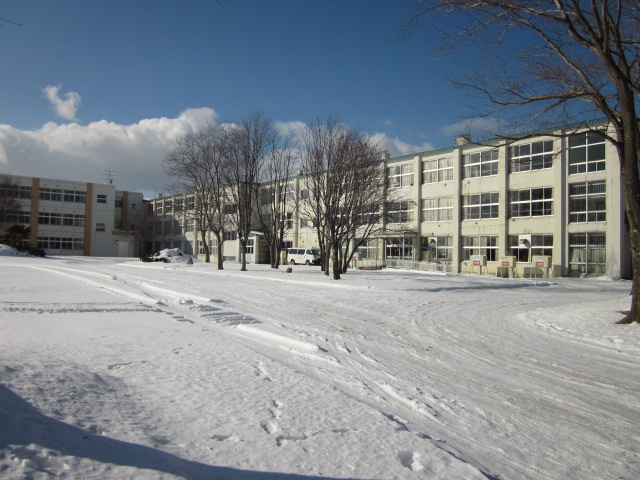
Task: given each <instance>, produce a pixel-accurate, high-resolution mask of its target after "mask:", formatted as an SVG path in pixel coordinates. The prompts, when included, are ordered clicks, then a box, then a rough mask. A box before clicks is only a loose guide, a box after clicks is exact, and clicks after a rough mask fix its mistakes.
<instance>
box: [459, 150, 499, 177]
mask: <svg viewBox="0 0 640 480" xmlns="http://www.w3.org/2000/svg"><path fill="white" fill-rule="evenodd" d="M499 160H500V154H499V151H498V149H497V148H493V149H491V150H484V151H482V152H473V153H467V154H465V155H463V156H462V178H463V179H466V178H482V177H492V176H495V175H498V164H499Z"/></svg>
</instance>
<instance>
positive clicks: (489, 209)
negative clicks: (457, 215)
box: [462, 192, 499, 220]
mask: <svg viewBox="0 0 640 480" xmlns="http://www.w3.org/2000/svg"><path fill="white" fill-rule="evenodd" d="M498 201H499V194H498V192H492V193H477V194H474V195H463V196H462V220H481V219H486V218H498Z"/></svg>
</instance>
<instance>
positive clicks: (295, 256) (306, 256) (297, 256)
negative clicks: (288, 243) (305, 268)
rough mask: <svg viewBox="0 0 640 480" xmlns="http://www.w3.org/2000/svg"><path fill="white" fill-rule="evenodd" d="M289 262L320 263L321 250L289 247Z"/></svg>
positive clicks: (293, 263)
mask: <svg viewBox="0 0 640 480" xmlns="http://www.w3.org/2000/svg"><path fill="white" fill-rule="evenodd" d="M287 263H290V264H291V265H295V264H297V263H304V264H305V265H320V250H318V249H317V248H289V249H288V250H287Z"/></svg>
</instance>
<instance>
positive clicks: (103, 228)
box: [96, 223, 107, 232]
mask: <svg viewBox="0 0 640 480" xmlns="http://www.w3.org/2000/svg"><path fill="white" fill-rule="evenodd" d="M106 231H107V226H106V225H105V224H104V223H96V232H106Z"/></svg>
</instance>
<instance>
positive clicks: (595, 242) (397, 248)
mask: <svg viewBox="0 0 640 480" xmlns="http://www.w3.org/2000/svg"><path fill="white" fill-rule="evenodd" d="M530 237H531V240H530V242H526V243H524V242H522V241H521V240H522V239H521V236H520V235H509V236H508V239H507V241H508V248H507V252H508V253H507V254H508V255H509V256H514V257H516V261H517V262H522V263H531V262H532V259H533V258H534V257H536V256H550V257H553V235H550V234H541V235H531V236H530ZM461 241H462V242H461V243H462V260H463V261H471V260H472V259H473V257H475V256H477V255H484V256H485V257H486V259H487V261H489V262H497V261H498V260H499V256H498V253H499V245H498V236H495V235H477V236H463V237H462V238H461ZM606 244H607V243H606V234H604V233H578V234H570V235H569V270H570V273H571V274H572V275H579V274H582V273H587V274H604V273H605V272H606ZM453 247H454V245H453V237H451V236H439V237H428V238H425V237H423V238H421V239H420V252H421V257H420V259H421V260H424V261H431V262H451V261H452V260H453ZM413 248H414V245H413V239H412V238H404V237H403V238H391V239H387V240H386V242H385V255H386V258H397V259H414V255H413ZM358 253H359V255H360V258H361V259H364V258H372V259H373V258H377V255H378V249H377V243H376V240H375V239H372V240H369V241H368V242H366V243H364V244H363V245H362V246H361V247H360V248H359V249H358Z"/></svg>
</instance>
